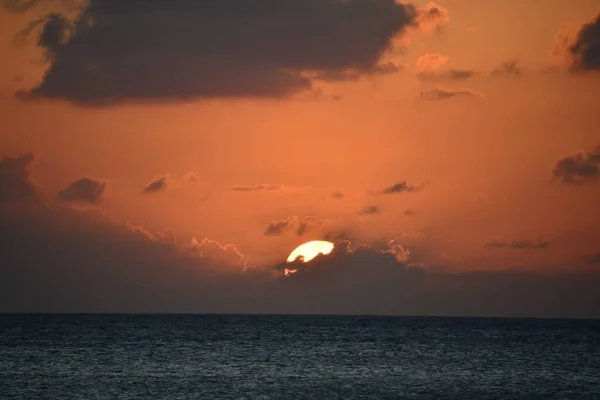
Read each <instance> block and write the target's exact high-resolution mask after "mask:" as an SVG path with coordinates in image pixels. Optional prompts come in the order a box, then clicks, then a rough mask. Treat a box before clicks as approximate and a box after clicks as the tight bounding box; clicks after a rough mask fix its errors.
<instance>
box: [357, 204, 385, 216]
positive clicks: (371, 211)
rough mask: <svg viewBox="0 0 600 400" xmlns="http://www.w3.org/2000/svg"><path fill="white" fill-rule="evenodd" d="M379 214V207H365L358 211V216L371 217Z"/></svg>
mask: <svg viewBox="0 0 600 400" xmlns="http://www.w3.org/2000/svg"><path fill="white" fill-rule="evenodd" d="M380 212H381V208H380V207H379V206H376V205H375V206H367V207H365V208H363V209H362V210H360V211H359V212H358V214H360V215H373V214H378V213H380Z"/></svg>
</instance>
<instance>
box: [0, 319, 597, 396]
mask: <svg viewBox="0 0 600 400" xmlns="http://www.w3.org/2000/svg"><path fill="white" fill-rule="evenodd" d="M134 398H135V399H492V398H494V399H496V398H497V399H594V400H597V399H600V321H577V320H510V319H471V318H391V317H390V318H387V317H298V316H125V315H123V316H101V315H95V316H94V315H88V316H85V315H72V316H67V315H63V316H50V315H47V316H42V315H29V316H18V315H10V316H7V315H5V316H1V315H0V399H2V400H5V399H53V400H59V399H134Z"/></svg>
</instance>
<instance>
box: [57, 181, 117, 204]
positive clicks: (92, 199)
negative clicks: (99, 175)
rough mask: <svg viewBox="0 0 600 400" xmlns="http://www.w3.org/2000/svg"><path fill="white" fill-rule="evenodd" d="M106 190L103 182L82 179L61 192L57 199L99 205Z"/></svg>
mask: <svg viewBox="0 0 600 400" xmlns="http://www.w3.org/2000/svg"><path fill="white" fill-rule="evenodd" d="M105 189H106V184H105V183H103V182H97V181H94V180H91V179H89V178H82V179H79V180H77V181H75V182H73V183H71V185H69V187H67V188H66V189H63V190H61V191H60V192H59V193H58V195H56V197H57V198H58V199H60V200H63V201H72V202H86V203H98V202H99V201H100V198H101V197H102V194H103V193H104V190H105Z"/></svg>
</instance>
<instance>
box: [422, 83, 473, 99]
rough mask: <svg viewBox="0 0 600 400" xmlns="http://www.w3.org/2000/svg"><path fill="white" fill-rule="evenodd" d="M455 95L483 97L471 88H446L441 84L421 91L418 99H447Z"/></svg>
mask: <svg viewBox="0 0 600 400" xmlns="http://www.w3.org/2000/svg"><path fill="white" fill-rule="evenodd" d="M455 97H476V98H481V97H483V96H482V95H481V94H480V93H478V92H476V91H474V90H471V89H448V88H443V87H441V86H438V87H435V88H432V89H429V90H425V91H422V92H421V94H420V95H419V99H420V100H428V101H435V100H447V99H452V98H455Z"/></svg>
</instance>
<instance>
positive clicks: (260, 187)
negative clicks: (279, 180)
mask: <svg viewBox="0 0 600 400" xmlns="http://www.w3.org/2000/svg"><path fill="white" fill-rule="evenodd" d="M280 189H283V185H270V184H266V183H261V184H260V185H250V186H234V187H232V188H229V190H233V191H234V192H256V191H272V190H280Z"/></svg>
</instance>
